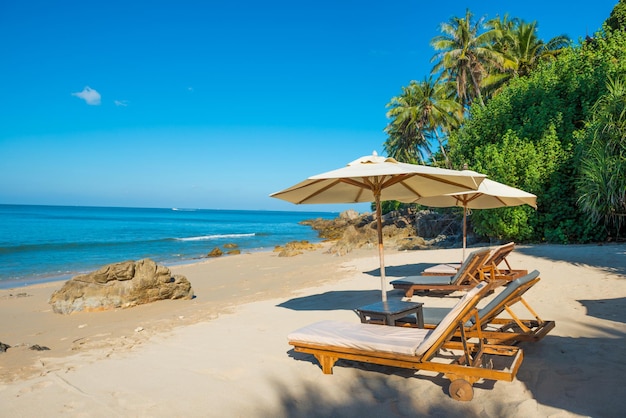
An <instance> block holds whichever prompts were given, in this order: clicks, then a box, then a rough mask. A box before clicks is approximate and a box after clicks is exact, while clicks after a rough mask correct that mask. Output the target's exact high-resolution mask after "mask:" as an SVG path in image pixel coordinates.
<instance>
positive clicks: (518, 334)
mask: <svg viewBox="0 0 626 418" xmlns="http://www.w3.org/2000/svg"><path fill="white" fill-rule="evenodd" d="M539 280H541V278H540V277H539V272H538V271H537V270H534V271H532V272H531V273H529V274H527V275H525V276H523V277H520V278H518V279H515V280H514V281H512V282H510V283H508V284H507V285H506V286H504V287H503V288H502V291H501V292H500V293H499V294H498V295H496V296H495V297H494V298H493V299H492V300H491V301H490V302H489V303H488V304H487V305H485V306H484V307H483V308H481V309H479V310H478V318H479V320H480V322H479V323H480V327H481V329H480V330H479V329H478V324H479V323H478V322H475V321H472V320H471V319H470V321H468V322H467V323H466V324H465V335H466V336H469V337H475V336H478V335H479V334H480V335H482V338H486V339H487V342H488V343H490V344H517V343H519V342H521V341H539V340H541V339H542V338H543V337H545V336H546V335H547V334H548V333H549V332H550V331H551V330H552V329H554V327H555V326H556V323H555V322H554V321H546V320H543V319H541V318H540V317H539V315H537V313H536V312H535V311H534V310H533V309H532V308H531V307H530V305H529V304H528V302H526V301H525V300H524V298H523V295H524V294H525V293H526V292H527V291H528V289H530V288H531V287H533V286H534V285H535V284H537V282H539ZM518 302H519V303H521V304H522V306H523V307H524V308H525V309H526V310H527V311H528V312H529V313H530V314H531V315H532V316H533V317H534V318H533V319H520V317H519V316H518V315H517V314H515V312H514V311H513V309H512V306H513V305H515V304H516V303H518ZM449 311H450V309H447V308H429V307H423V308H422V314H423V318H424V327H425V328H428V329H432V328H435V327H437V324H438V323H439V322H440V321H441V319H442V318H443V317H444V316H445V314H447V313H448V312H449ZM503 312H507V313H508V315H509V317H508V318H505V317H502V318H500V317H499V315H500V314H502V313H503ZM400 323H402V322H401V321H400ZM408 325H411V326H417V325H416V324H408ZM456 336H457V337H459V336H460V333H458V332H457V334H456Z"/></svg>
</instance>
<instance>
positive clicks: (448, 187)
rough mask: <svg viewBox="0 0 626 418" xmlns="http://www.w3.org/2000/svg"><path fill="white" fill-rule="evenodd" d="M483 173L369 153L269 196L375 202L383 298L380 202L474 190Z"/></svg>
mask: <svg viewBox="0 0 626 418" xmlns="http://www.w3.org/2000/svg"><path fill="white" fill-rule="evenodd" d="M485 177H486V176H485V175H483V174H479V173H475V172H473V171H468V170H465V171H455V170H447V169H443V168H436V167H428V166H423V165H415V164H406V163H400V162H398V161H396V160H395V159H393V158H390V157H382V156H378V155H376V153H374V154H373V155H369V156H366V157H361V158H359V159H357V160H355V161H352V162H351V163H349V164H348V165H347V166H345V167H342V168H339V169H337V170H333V171H328V172H326V173H322V174H318V175H315V176H312V177H309V178H308V179H306V180H304V181H302V182H300V183H298V184H296V185H294V186H291V187H289V188H287V189H285V190H281V191H279V192H276V193H273V194H271V195H270V196H271V197H275V198H278V199H282V200H286V201H288V202H291V203H295V204H304V203H360V202H375V204H376V225H377V230H378V231H377V232H378V252H379V258H380V276H381V278H380V280H381V291H382V299H383V301H386V300H387V292H386V290H385V289H386V284H385V262H384V250H383V236H382V221H381V218H382V216H381V208H380V202H381V201H384V200H397V201H400V202H405V203H409V202H414V201H415V200H416V199H419V198H421V197H426V196H435V195H441V194H449V193H458V192H464V191H475V190H476V189H477V188H478V186H479V185H480V183H481V181H483V180H484V178H485Z"/></svg>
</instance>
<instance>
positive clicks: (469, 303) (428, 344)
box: [415, 282, 489, 358]
mask: <svg viewBox="0 0 626 418" xmlns="http://www.w3.org/2000/svg"><path fill="white" fill-rule="evenodd" d="M488 291H489V284H488V283H487V282H480V283H479V284H477V285H476V286H474V287H473V288H472V289H471V290H470V291H469V292H467V293H466V294H465V296H463V297H462V298H461V300H459V301H458V302H457V304H456V305H455V306H454V308H452V309H451V310H450V312H448V314H447V315H446V316H445V317H444V318H443V319H442V320H441V322H440V323H439V325H437V327H436V328H435V329H433V330H432V332H431V333H430V334H428V336H427V337H426V338H425V339H424V341H422V342H421V344H420V345H418V346H417V348H416V349H415V355H416V356H424V357H426V358H430V357H432V356H433V355H434V354H435V353H436V352H437V350H439V348H440V347H441V345H442V344H443V343H444V342H446V341H447V340H449V339H450V338H452V336H453V335H454V331H455V330H456V329H457V328H458V327H459V325H460V324H462V323H463V322H465V320H466V317H467V316H468V314H469V313H470V311H471V310H472V309H474V308H475V307H476V304H478V302H479V301H480V299H482V298H483V296H484V295H485V294H486V293H487V292H488Z"/></svg>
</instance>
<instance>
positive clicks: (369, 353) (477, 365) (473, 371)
mask: <svg viewBox="0 0 626 418" xmlns="http://www.w3.org/2000/svg"><path fill="white" fill-rule="evenodd" d="M488 291H489V286H485V287H484V290H481V291H480V292H479V293H478V294H477V295H475V296H474V297H473V298H472V300H471V301H470V302H469V303H468V304H467V305H466V306H465V307H464V309H463V310H462V311H461V312H460V313H459V315H458V316H457V317H456V319H458V320H455V321H454V322H452V323H450V325H448V326H447V327H446V329H445V331H444V332H443V333H442V335H441V337H440V338H439V339H437V341H436V342H435V343H434V344H432V345H431V346H430V347H429V348H428V349H427V350H426V351H425V352H424V354H423V355H421V356H417V355H406V354H396V353H387V352H380V351H373V350H363V349H356V348H347V347H340V346H331V345H320V344H313V343H308V342H303V341H293V340H290V341H289V344H291V345H293V346H294V350H295V351H296V352H299V353H307V354H312V355H313V356H314V357H315V358H316V359H317V361H318V362H319V364H320V366H321V368H322V372H323V373H324V374H332V371H333V366H334V365H335V363H336V362H337V361H338V360H351V361H358V362H365V363H371V364H378V365H384V366H392V367H400V368H406V369H412V370H426V371H433V372H438V373H441V374H443V376H444V377H445V378H447V379H448V380H450V382H451V383H450V386H449V394H450V396H451V397H452V398H453V399H456V400H464V401H468V400H471V399H472V397H473V388H472V385H473V384H474V383H476V382H477V381H479V380H481V379H485V380H502V381H508V382H510V381H512V380H513V379H514V378H515V375H516V374H517V371H518V370H519V367H520V366H521V363H522V360H523V357H524V356H523V351H522V349H521V348H519V347H516V346H508V345H495V344H486V343H485V341H484V339H483V338H481V336H480V327H479V328H478V330H477V338H471V337H469V336H468V335H466V334H465V332H464V329H463V324H464V323H465V322H466V321H467V320H468V319H469V318H470V317H471V316H474V317H475V320H476V321H477V322H479V321H480V319H479V318H478V311H477V309H476V304H477V303H478V301H479V300H480V299H481V298H482V297H483V296H484V294H485V293H486V292H488ZM381 326H384V325H381ZM456 332H459V333H460V335H461V339H460V341H451V339H452V337H453V336H454V335H455V334H456ZM489 355H495V356H500V357H505V358H508V359H509V361H508V362H507V363H508V364H507V365H506V366H503V367H501V368H499V369H494V368H493V364H494V363H493V362H490V361H488V360H489V359H488V358H487V357H488V356H489Z"/></svg>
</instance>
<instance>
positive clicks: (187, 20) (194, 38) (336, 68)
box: [0, 0, 617, 211]
mask: <svg viewBox="0 0 626 418" xmlns="http://www.w3.org/2000/svg"><path fill="white" fill-rule="evenodd" d="M616 3H617V1H616V0H611V1H607V0H598V1H594V2H593V7H576V6H573V5H572V4H571V2H569V1H545V0H544V1H535V0H527V1H525V2H520V1H502V0H501V1H452V2H447V3H438V2H423V1H418V0H398V1H396V2H382V1H369V0H361V1H356V0H355V1H342V0H334V1H327V0H316V1H293V0H292V1H275V0H266V1H263V2H260V1H258V2H255V1H238V0H232V1H229V2H224V1H219V2H218V1H210V0H207V1H199V0H198V1H185V0H177V1H159V0H155V1H128V0H126V1H117V0H107V1H58V2H50V1H30V0H19V1H18V0H7V1H4V2H2V4H1V5H0V38H1V39H2V42H1V43H0V56H2V63H3V65H2V66H0V78H1V79H2V82H0V106H1V112H0V126H1V129H0V158H1V160H0V161H1V162H0V204H2V203H16V204H51V205H89V206H136V207H189V208H207V209H267V210H324V211H326V210H328V211H338V210H343V209H346V208H347V207H354V208H356V209H357V210H368V205H363V204H361V205H354V206H341V205H328V206H326V205H314V206H310V205H304V206H295V205H292V204H290V203H287V202H283V201H280V200H277V199H272V198H270V197H268V195H269V194H270V193H272V192H275V191H278V190H280V189H283V188H286V187H288V186H291V185H293V184H295V183H297V182H299V181H301V180H304V179H305V178H306V177H308V176H311V175H314V174H318V173H321V172H324V171H329V170H332V169H335V168H339V167H341V166H343V165H345V164H346V163H348V162H350V161H352V160H354V159H356V158H358V157H360V156H362V155H367V154H371V152H372V151H373V150H377V151H378V152H379V153H382V144H383V143H384V142H385V138H386V137H385V134H384V132H383V130H384V128H385V126H386V124H387V119H386V117H385V113H386V108H385V105H386V104H387V103H388V102H389V100H390V99H391V97H393V96H395V95H397V94H399V93H400V92H401V88H402V86H406V85H408V83H409V82H410V81H411V80H421V79H423V78H424V77H425V76H426V75H427V74H428V73H429V71H430V69H431V66H432V64H431V63H430V59H431V57H432V56H433V54H434V51H433V50H432V48H431V47H430V45H429V42H430V40H431V39H432V38H433V37H434V36H436V35H437V34H439V31H438V27H439V24H440V23H441V22H445V21H448V20H449V19H450V17H452V16H463V15H464V13H465V10H466V9H467V8H469V9H470V10H471V11H472V12H473V13H474V15H475V16H477V17H480V16H487V17H488V18H492V17H496V16H497V15H500V16H502V15H504V14H505V13H509V15H510V16H513V17H520V18H522V19H524V20H526V21H533V20H536V21H537V22H538V24H539V35H540V37H541V38H542V39H544V40H547V39H549V38H551V37H554V36H557V35H560V34H566V35H568V36H570V37H571V38H572V39H574V40H578V39H580V38H581V37H584V36H585V35H586V34H593V33H594V32H595V31H596V30H598V29H599V28H600V26H601V24H602V22H603V21H604V20H605V19H606V18H607V17H608V16H609V14H610V12H611V10H612V9H613V7H614V6H615V4H616Z"/></svg>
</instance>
